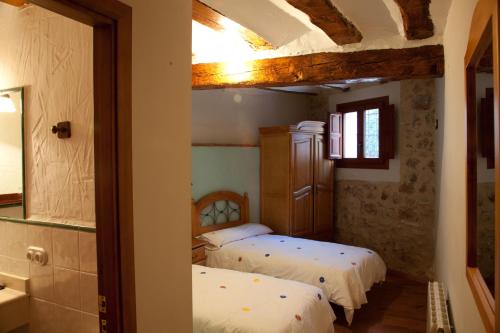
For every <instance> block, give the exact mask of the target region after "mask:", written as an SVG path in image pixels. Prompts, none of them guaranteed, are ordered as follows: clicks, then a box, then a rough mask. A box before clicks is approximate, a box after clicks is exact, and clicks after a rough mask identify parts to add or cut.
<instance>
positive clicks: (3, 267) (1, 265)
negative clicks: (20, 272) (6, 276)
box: [0, 255, 10, 273]
mask: <svg viewBox="0 0 500 333" xmlns="http://www.w3.org/2000/svg"><path fill="white" fill-rule="evenodd" d="M9 263H10V260H9V258H7V257H6V256H3V255H0V272H4V273H8V272H7V270H8V269H9Z"/></svg>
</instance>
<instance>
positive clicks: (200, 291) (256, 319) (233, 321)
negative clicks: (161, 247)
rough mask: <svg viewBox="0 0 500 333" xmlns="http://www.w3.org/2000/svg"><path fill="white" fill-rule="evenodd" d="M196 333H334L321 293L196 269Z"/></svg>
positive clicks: (253, 276)
mask: <svg viewBox="0 0 500 333" xmlns="http://www.w3.org/2000/svg"><path fill="white" fill-rule="evenodd" d="M192 267H193V272H192V273H193V332H198V333H201V332H218V333H224V332H239V333H251V332H262V333H265V332H276V333H281V332H283V333H285V332H287V333H288V332H304V333H306V332H307V333H308V332H318V333H326V332H328V333H330V332H333V330H334V328H333V322H334V320H335V314H334V313H333V310H332V308H331V306H330V304H329V303H328V300H327V298H326V297H325V296H324V294H323V291H322V290H321V289H320V288H317V287H314V286H310V285H307V284H304V283H300V282H296V281H288V280H281V279H276V278H273V277H269V276H265V275H261V274H250V273H242V272H237V271H231V270H226V269H216V268H208V267H204V266H198V265H193V266H192Z"/></svg>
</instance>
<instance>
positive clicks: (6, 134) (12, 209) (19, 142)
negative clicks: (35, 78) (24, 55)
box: [0, 88, 25, 219]
mask: <svg viewBox="0 0 500 333" xmlns="http://www.w3.org/2000/svg"><path fill="white" fill-rule="evenodd" d="M23 95H24V90H23V88H15V89H7V90H0V216H1V217H10V218H17V219H23V218H24V217H25V216H24V215H25V214H24V149H23V111H24V110H23V102H24V101H23V97H24V96H23Z"/></svg>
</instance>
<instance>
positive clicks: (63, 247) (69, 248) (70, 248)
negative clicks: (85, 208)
mask: <svg viewBox="0 0 500 333" xmlns="http://www.w3.org/2000/svg"><path fill="white" fill-rule="evenodd" d="M52 250H53V259H54V261H53V263H54V266H58V267H64V268H68V269H74V270H79V269H80V260H79V256H78V231H75V230H66V229H57V228H53V229H52Z"/></svg>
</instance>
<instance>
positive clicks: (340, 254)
mask: <svg viewBox="0 0 500 333" xmlns="http://www.w3.org/2000/svg"><path fill="white" fill-rule="evenodd" d="M206 252H207V266H209V267H217V268H226V269H233V270H237V271H241V272H251V273H260V274H265V275H269V276H273V277H277V278H281V279H287V280H294V281H300V282H304V283H307V284H310V285H313V286H316V287H319V288H321V289H322V290H323V292H324V293H325V295H326V296H327V297H328V299H329V300H330V301H331V302H333V303H335V304H338V305H341V306H343V307H344V310H345V314H346V319H347V321H348V322H349V323H350V322H351V321H352V318H353V314H354V309H359V308H360V307H361V305H362V304H365V303H367V298H366V292H367V291H368V290H370V288H371V287H372V286H373V284H375V283H377V282H381V281H384V280H385V275H386V270H387V269H386V266H385V263H384V261H383V260H382V258H381V257H380V256H379V255H378V254H377V253H375V252H374V251H372V250H369V249H365V248H360V247H354V246H348V245H342V244H336V243H328V242H319V241H313V240H308V239H303V238H293V237H287V236H280V235H261V236H255V237H249V238H246V239H243V240H239V241H235V242H232V243H229V244H225V245H224V246H223V247H221V248H220V249H217V250H212V249H210V250H209V249H207V250H206Z"/></svg>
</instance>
